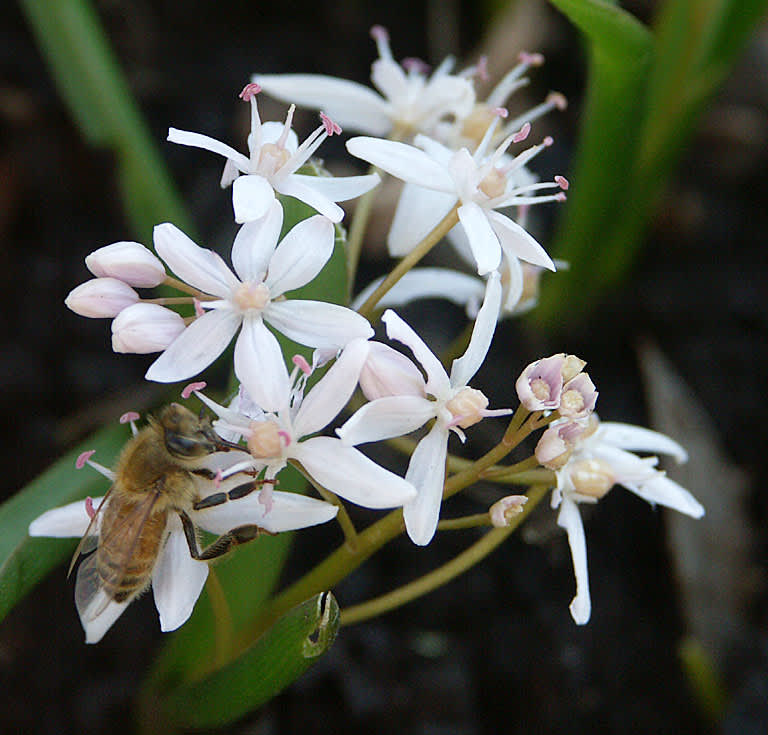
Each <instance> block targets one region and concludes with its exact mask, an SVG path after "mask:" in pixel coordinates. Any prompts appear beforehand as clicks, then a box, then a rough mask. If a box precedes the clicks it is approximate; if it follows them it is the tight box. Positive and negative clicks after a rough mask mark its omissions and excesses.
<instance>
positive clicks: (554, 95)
mask: <svg viewBox="0 0 768 735" xmlns="http://www.w3.org/2000/svg"><path fill="white" fill-rule="evenodd" d="M546 102H547V103H548V104H550V105H554V106H555V107H556V108H557V109H558V110H564V109H565V108H566V107H568V100H567V99H566V98H565V95H564V94H560V92H550V93H549V94H548V95H547V99H546Z"/></svg>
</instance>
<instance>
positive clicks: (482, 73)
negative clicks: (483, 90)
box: [475, 56, 488, 82]
mask: <svg viewBox="0 0 768 735" xmlns="http://www.w3.org/2000/svg"><path fill="white" fill-rule="evenodd" d="M475 74H477V78H478V79H479V80H480V81H481V82H487V81H488V57H487V56H481V57H480V58H479V59H478V61H477V66H476V67H475Z"/></svg>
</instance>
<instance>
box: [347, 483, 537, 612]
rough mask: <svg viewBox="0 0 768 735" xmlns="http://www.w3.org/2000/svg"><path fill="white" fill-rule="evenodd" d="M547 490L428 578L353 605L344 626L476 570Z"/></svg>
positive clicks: (533, 491)
mask: <svg viewBox="0 0 768 735" xmlns="http://www.w3.org/2000/svg"><path fill="white" fill-rule="evenodd" d="M547 489H548V488H547V487H546V486H537V487H533V488H531V491H530V493H529V494H528V502H527V503H526V504H525V507H524V509H523V512H522V513H520V514H519V515H517V516H515V518H514V519H513V520H512V522H511V523H510V524H509V526H507V527H505V528H494V529H493V531H489V532H488V533H486V534H485V536H483V537H482V538H481V539H480V540H479V541H477V542H475V543H474V544H472V546H470V547H469V548H468V549H467V550H466V551H463V552H462V553H461V554H459V555H458V556H457V557H455V558H454V559H451V561H449V562H448V563H447V564H443V566H441V567H439V568H437V569H435V570H434V571H432V572H430V573H429V574H425V575H424V576H423V577H421V578H419V579H417V580H414V581H413V582H410V583H409V584H406V585H403V586H402V587H399V588H398V589H396V590H393V591H392V592H389V593H388V594H386V595H381V597H376V598H374V599H373V600H369V601H368V602H363V603H361V604H359V605H354V606H352V607H348V608H346V609H344V610H342V611H341V624H342V625H353V624H354V623H359V622H362V621H363V620H368V619H369V618H373V617H376V616H377V615H381V614H382V613H385V612H388V611H390V610H394V609H395V608H398V607H401V606H402V605H405V604H406V603H407V602H411V601H412V600H415V599H416V598H418V597H422V596H423V595H426V594H427V593H428V592H431V591H432V590H435V589H437V588H438V587H442V586H443V585H444V584H446V583H447V582H450V581H451V580H452V579H454V578H455V577H458V576H459V575H460V574H462V573H464V572H466V571H467V570H468V569H470V568H472V567H473V566H475V564H477V563H478V562H480V561H482V560H483V559H484V558H485V557H486V556H488V554H490V553H491V552H492V551H493V550H494V549H495V548H496V547H497V546H499V544H501V543H502V542H503V541H504V540H506V539H507V537H508V536H509V535H510V534H511V533H512V532H513V531H514V530H515V529H516V528H517V527H518V526H519V525H520V523H522V521H523V520H525V518H527V516H528V515H529V514H530V513H531V511H532V510H533V509H534V508H535V507H536V506H537V505H538V504H539V502H540V501H541V499H542V498H543V497H544V496H545V495H546V492H547Z"/></svg>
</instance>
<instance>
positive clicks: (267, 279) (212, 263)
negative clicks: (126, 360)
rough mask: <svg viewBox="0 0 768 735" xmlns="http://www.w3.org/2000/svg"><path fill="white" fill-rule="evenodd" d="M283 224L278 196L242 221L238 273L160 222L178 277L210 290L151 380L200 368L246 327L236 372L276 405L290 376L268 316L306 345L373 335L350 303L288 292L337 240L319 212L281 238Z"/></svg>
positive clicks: (258, 397)
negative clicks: (264, 209)
mask: <svg viewBox="0 0 768 735" xmlns="http://www.w3.org/2000/svg"><path fill="white" fill-rule="evenodd" d="M282 223H283V209H282V207H281V206H280V203H279V202H277V201H273V202H272V204H271V205H270V206H269V209H268V210H267V212H266V213H265V215H264V217H262V218H261V219H260V220H256V221H254V222H248V223H246V224H245V225H243V226H242V227H241V228H240V231H239V232H238V234H237V237H236V238H235V242H234V245H233V247H232V263H233V265H234V273H233V272H232V271H231V270H230V269H229V267H228V266H227V265H226V264H225V263H224V261H223V260H222V259H221V257H219V255H217V254H216V253H214V252H213V251H211V250H205V249H203V248H201V247H199V246H198V245H196V244H195V243H194V242H192V240H190V239H189V238H188V237H187V236H186V235H185V234H184V233H183V232H181V230H179V229H178V228H177V227H175V226H174V225H172V224H168V223H166V224H163V225H158V226H157V227H156V228H155V233H154V241H155V249H156V250H157V253H158V255H160V257H161V258H162V259H163V260H164V261H165V262H166V263H167V264H168V266H169V267H170V268H171V270H172V271H173V272H174V273H175V274H176V276H178V278H180V279H181V280H182V281H185V282H186V283H188V284H190V285H191V286H193V287H194V288H196V289H199V290H200V291H202V292H204V293H205V294H209V297H208V299H209V300H205V301H202V300H201V301H200V307H201V309H200V311H203V310H204V313H201V315H199V316H198V318H197V319H195V321H193V322H192V323H191V324H190V325H189V326H188V327H186V329H185V330H184V331H183V332H182V333H181V334H180V335H179V336H178V337H176V339H175V340H174V341H173V342H171V344H170V345H169V346H168V347H167V349H166V350H165V351H164V352H163V353H162V355H160V357H158V358H157V360H155V362H154V363H152V365H151V366H150V368H149V370H148V371H147V375H146V377H147V379H148V380H156V381H159V382H161V383H171V382H176V381H180V380H186V379H187V378H190V377H192V376H193V375H197V374H198V373H199V372H200V371H201V370H203V369H204V368H206V367H207V366H208V365H210V364H211V363H212V362H213V361H214V360H215V359H216V358H217V357H218V356H219V355H220V354H221V353H222V352H223V351H224V348H225V347H226V346H227V345H228V344H229V343H230V341H231V340H232V337H234V335H235V333H236V332H237V330H238V328H239V327H241V330H240V334H239V336H238V338H237V343H236V345H235V374H236V375H237V377H238V379H239V380H240V382H241V383H243V385H244V386H245V387H246V390H247V391H248V393H249V394H250V395H251V397H252V398H253V399H254V400H255V401H256V402H257V403H258V404H259V405H260V406H261V407H262V408H264V409H266V410H274V409H277V408H279V407H280V404H279V403H278V402H277V401H278V397H280V396H283V395H285V394H286V393H287V391H288V379H287V374H286V370H285V364H284V362H283V355H282V351H281V349H280V345H279V344H278V342H277V339H276V338H275V336H274V335H273V334H272V333H271V332H270V331H269V329H267V327H266V326H265V324H264V322H268V323H269V324H270V325H271V326H273V327H274V328H275V329H277V330H278V331H280V332H282V333H283V334H285V335H286V336H287V337H289V338H290V339H292V340H294V341H296V342H298V343H300V344H304V345H308V346H310V347H318V348H324V349H334V350H338V349H340V348H342V347H343V346H344V345H346V344H347V342H349V341H350V340H352V339H355V338H357V337H362V338H365V339H367V338H369V337H371V336H372V335H373V330H372V329H371V326H370V324H368V322H367V321H366V320H365V319H364V318H363V317H361V316H360V315H359V314H357V313H355V312H353V311H351V310H350V309H347V308H346V307H343V306H339V305H337V304H331V303H324V302H320V301H305V300H301V299H284V298H282V296H283V294H285V293H286V292H288V291H292V290H294V289H296V288H299V287H301V286H303V285H304V284H306V283H308V282H309V281H311V280H312V279H313V278H314V277H315V276H316V275H317V274H318V273H319V272H320V271H321V270H322V268H323V266H324V265H325V263H326V262H327V261H328V259H329V258H330V257H331V253H332V252H333V243H334V229H333V224H332V223H331V222H330V220H328V219H327V218H326V217H323V216H322V215H315V216H313V217H310V218H309V219H306V220H303V221H302V222H299V223H298V224H297V225H296V226H295V227H294V228H293V229H292V230H291V231H290V232H289V233H288V234H287V235H286V236H285V237H284V238H283V240H282V241H281V242H280V244H279V245H278V237H279V236H280V229H281V227H282ZM137 306H142V304H139V305H137ZM134 308H135V307H134ZM130 309H131V307H129V308H128V309H125V310H123V312H122V314H121V316H123V317H124V318H125V315H126V314H128V315H129V314H130Z"/></svg>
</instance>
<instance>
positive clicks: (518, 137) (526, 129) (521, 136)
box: [512, 122, 531, 143]
mask: <svg viewBox="0 0 768 735" xmlns="http://www.w3.org/2000/svg"><path fill="white" fill-rule="evenodd" d="M530 132H531V123H529V122H527V123H525V125H523V127H522V128H520V130H518V131H517V132H516V133H515V134H514V135H513V136H512V142H513V143H522V141H524V140H525V139H526V138H527V137H528V134H529V133H530Z"/></svg>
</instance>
